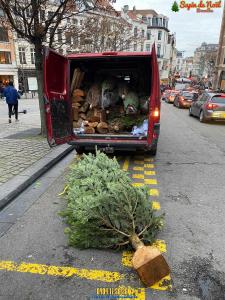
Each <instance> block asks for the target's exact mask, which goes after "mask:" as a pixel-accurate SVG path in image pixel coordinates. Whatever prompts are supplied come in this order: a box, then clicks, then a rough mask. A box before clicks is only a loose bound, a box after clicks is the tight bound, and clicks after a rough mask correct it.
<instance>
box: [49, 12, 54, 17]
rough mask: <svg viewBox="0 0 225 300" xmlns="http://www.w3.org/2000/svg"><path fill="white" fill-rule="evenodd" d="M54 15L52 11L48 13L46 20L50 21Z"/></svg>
mask: <svg viewBox="0 0 225 300" xmlns="http://www.w3.org/2000/svg"><path fill="white" fill-rule="evenodd" d="M53 15H54V12H53V11H48V19H51V18H52V17H53Z"/></svg>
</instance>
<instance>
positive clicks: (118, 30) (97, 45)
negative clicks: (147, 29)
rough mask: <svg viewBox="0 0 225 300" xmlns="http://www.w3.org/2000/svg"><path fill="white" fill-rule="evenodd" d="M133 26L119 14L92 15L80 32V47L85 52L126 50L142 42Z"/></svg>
mask: <svg viewBox="0 0 225 300" xmlns="http://www.w3.org/2000/svg"><path fill="white" fill-rule="evenodd" d="M142 42H143V41H142V38H141V36H139V35H138V33H136V34H134V32H133V30H132V26H131V25H130V24H129V23H128V22H126V21H125V20H124V19H122V18H121V17H120V16H119V15H118V14H116V15H115V14H111V15H101V16H99V15H93V14H92V15H90V16H89V17H88V18H87V19H86V20H85V22H84V26H83V28H82V31H80V32H79V49H81V51H83V52H103V51H126V50H131V47H132V46H133V47H134V48H133V49H132V50H135V48H137V47H138V45H139V44H140V43H142Z"/></svg>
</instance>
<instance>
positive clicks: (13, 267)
mask: <svg viewBox="0 0 225 300" xmlns="http://www.w3.org/2000/svg"><path fill="white" fill-rule="evenodd" d="M0 270H5V271H11V272H19V273H31V274H38V275H48V276H59V277H71V276H77V277H79V278H84V279H88V280H98V281H102V282H116V281H119V280H122V279H125V274H122V273H119V272H111V271H104V270H89V269H78V268H74V267H59V266H47V265H42V264H31V263H26V262H21V263H20V264H17V263H15V262H13V261H0Z"/></svg>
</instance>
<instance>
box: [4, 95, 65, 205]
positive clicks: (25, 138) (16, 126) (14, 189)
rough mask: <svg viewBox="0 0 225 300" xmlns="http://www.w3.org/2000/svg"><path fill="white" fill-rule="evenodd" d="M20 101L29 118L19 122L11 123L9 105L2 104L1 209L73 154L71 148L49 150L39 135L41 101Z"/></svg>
mask: <svg viewBox="0 0 225 300" xmlns="http://www.w3.org/2000/svg"><path fill="white" fill-rule="evenodd" d="M26 102H27V100H20V103H19V106H20V108H21V109H22V108H27V109H28V112H27V114H26V115H24V114H20V115H19V119H20V121H19V122H17V123H16V122H15V120H14V118H13V119H12V123H11V124H9V123H7V122H8V116H7V106H6V105H5V104H4V103H1V104H0V149H1V151H0V208H1V207H2V206H4V205H6V204H7V203H8V202H10V201H11V200H12V199H13V198H14V197H15V196H16V193H19V192H21V191H22V190H24V189H25V188H26V187H27V186H29V184H31V183H32V180H36V179H37V178H38V177H39V176H40V175H42V174H43V173H44V172H45V171H47V169H48V168H50V167H51V166H53V165H54V164H55V163H57V162H58V161H59V160H60V159H61V158H62V157H63V156H65V155H66V154H67V153H68V152H69V151H70V148H71V147H70V146H68V145H63V146H59V147H55V148H50V147H49V145H48V142H47V140H46V138H43V137H41V136H40V117H39V110H38V99H31V100H29V104H27V103H26Z"/></svg>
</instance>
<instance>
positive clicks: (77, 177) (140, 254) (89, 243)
mask: <svg viewBox="0 0 225 300" xmlns="http://www.w3.org/2000/svg"><path fill="white" fill-rule="evenodd" d="M66 198H67V202H68V205H67V209H66V210H65V211H64V212H63V216H64V217H65V219H66V222H67V224H68V225H69V227H68V228H67V229H66V233H67V234H68V237H69V242H70V245H72V246H76V247H79V248H121V247H125V246H129V245H130V246H132V247H133V248H134V249H135V250H137V251H136V253H135V255H134V257H133V266H134V268H135V269H136V270H137V272H138V274H139V276H140V278H141V280H142V281H143V283H145V284H146V285H147V286H150V285H152V284H154V283H155V282H157V281H159V280H160V279H162V278H163V277H165V276H166V275H168V274H169V267H168V265H167V263H166V261H165V259H164V258H163V257H162V255H161V253H160V252H159V251H158V250H157V249H156V248H154V247H150V246H145V245H144V244H148V245H149V244H150V245H151V244H152V243H153V242H154V241H155V239H156V236H157V234H158V232H159V231H160V230H161V229H162V227H163V216H157V215H156V213H155V211H154V210H153V208H152V203H151V202H150V201H149V196H148V191H147V189H146V188H143V187H142V188H140V187H134V186H132V181H131V179H130V177H129V176H128V174H127V173H126V172H124V171H123V170H121V168H120V166H119V164H118V162H117V160H116V159H115V158H114V159H110V158H108V157H107V156H106V155H105V154H103V153H100V152H98V151H97V152H96V155H92V154H89V155H84V156H83V157H82V158H81V160H79V161H78V163H76V164H75V165H73V166H72V167H71V171H70V174H69V176H68V188H67V195H66Z"/></svg>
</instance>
